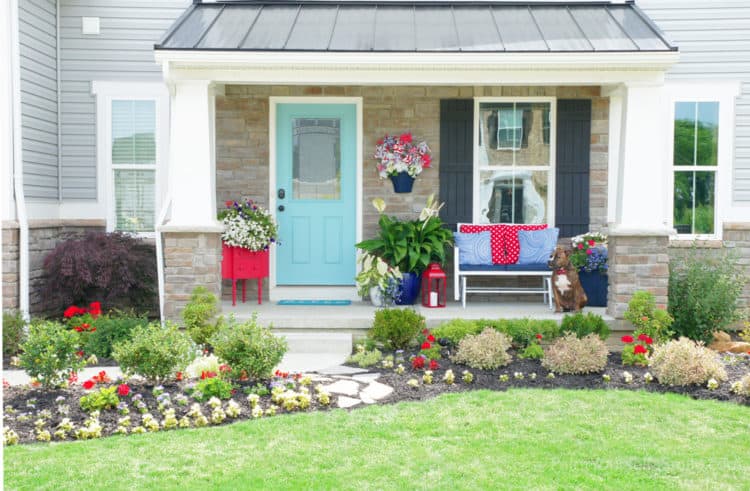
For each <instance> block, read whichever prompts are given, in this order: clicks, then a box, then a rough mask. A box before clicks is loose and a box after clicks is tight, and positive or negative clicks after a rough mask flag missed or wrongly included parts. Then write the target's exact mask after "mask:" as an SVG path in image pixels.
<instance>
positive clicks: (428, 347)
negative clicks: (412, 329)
mask: <svg viewBox="0 0 750 491" xmlns="http://www.w3.org/2000/svg"><path fill="white" fill-rule="evenodd" d="M430 348H432V345H431V344H430V343H429V342H427V341H425V342H424V343H422V349H430Z"/></svg>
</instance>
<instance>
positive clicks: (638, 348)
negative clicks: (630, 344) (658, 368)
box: [633, 344, 648, 355]
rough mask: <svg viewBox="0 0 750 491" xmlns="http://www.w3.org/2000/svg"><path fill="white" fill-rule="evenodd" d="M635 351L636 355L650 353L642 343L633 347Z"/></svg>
mask: <svg viewBox="0 0 750 491" xmlns="http://www.w3.org/2000/svg"><path fill="white" fill-rule="evenodd" d="M633 353H635V354H636V355H645V354H646V353H648V350H647V349H646V347H645V346H643V345H642V344H636V345H635V347H634V348H633Z"/></svg>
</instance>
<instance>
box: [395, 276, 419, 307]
mask: <svg viewBox="0 0 750 491" xmlns="http://www.w3.org/2000/svg"><path fill="white" fill-rule="evenodd" d="M403 276H404V277H403V279H402V280H401V285H400V287H399V291H398V295H397V296H396V305H413V304H414V302H415V301H416V300H417V297H419V288H420V286H421V283H422V281H421V276H420V275H418V274H417V273H404V274H403Z"/></svg>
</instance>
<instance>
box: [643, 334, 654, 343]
mask: <svg viewBox="0 0 750 491" xmlns="http://www.w3.org/2000/svg"><path fill="white" fill-rule="evenodd" d="M643 341H644V342H645V343H646V344H651V343H653V342H654V340H653V339H651V338H650V337H648V336H646V339H644V340H643Z"/></svg>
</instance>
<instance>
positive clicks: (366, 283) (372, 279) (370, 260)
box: [356, 252, 403, 305]
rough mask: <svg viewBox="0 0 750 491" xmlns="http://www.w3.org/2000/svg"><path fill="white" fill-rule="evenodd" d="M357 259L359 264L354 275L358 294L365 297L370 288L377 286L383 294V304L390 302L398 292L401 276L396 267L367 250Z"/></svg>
mask: <svg viewBox="0 0 750 491" xmlns="http://www.w3.org/2000/svg"><path fill="white" fill-rule="evenodd" d="M357 261H358V262H359V264H360V265H361V270H360V272H359V274H358V275H357V277H356V282H357V293H358V294H359V296H360V297H365V296H367V295H369V294H370V289H372V288H378V289H379V290H380V292H381V293H382V294H383V295H384V301H385V304H386V305H390V304H392V303H393V300H394V297H395V296H396V294H397V293H398V288H397V286H398V284H399V283H400V282H401V279H402V278H403V275H402V274H401V271H399V269H398V267H395V268H394V267H392V266H389V265H388V263H386V262H385V261H383V260H382V259H381V258H379V257H377V256H374V255H372V254H370V253H367V252H366V253H364V254H362V255H361V256H359V259H358V260H357Z"/></svg>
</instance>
